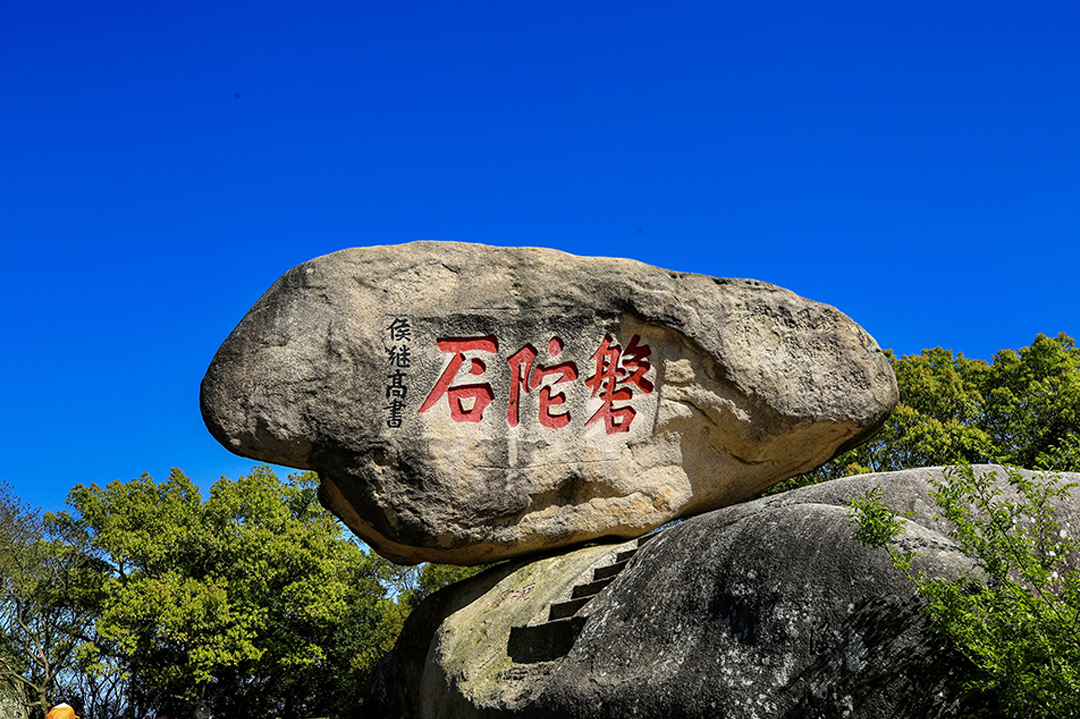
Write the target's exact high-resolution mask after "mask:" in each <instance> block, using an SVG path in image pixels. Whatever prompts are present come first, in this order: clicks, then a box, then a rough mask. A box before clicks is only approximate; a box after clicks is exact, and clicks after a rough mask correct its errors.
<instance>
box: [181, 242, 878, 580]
mask: <svg viewBox="0 0 1080 719" xmlns="http://www.w3.org/2000/svg"><path fill="white" fill-rule="evenodd" d="M896 401H897V389H896V382H895V378H894V377H893V374H892V369H891V367H890V365H889V362H888V360H887V359H886V357H885V356H884V354H883V353H882V352H881V350H880V349H879V348H878V346H877V344H876V343H875V342H874V340H873V339H872V338H871V337H870V336H869V335H868V334H867V333H866V332H865V331H863V330H862V329H861V328H860V327H859V326H858V325H856V324H855V323H854V322H853V321H851V320H850V319H849V318H848V317H846V316H845V315H844V314H842V313H841V312H839V311H838V310H836V309H835V308H833V307H830V306H828V305H824V304H820V303H817V302H812V301H810V300H806V299H803V298H801V297H799V296H797V295H795V294H793V293H791V292H789V291H787V290H784V289H781V288H779V287H776V286H773V285H769V284H766V283H763V282H758V281H753V280H738V279H718V278H713V277H706V276H703V275H697V274H686V273H679V272H671V271H668V270H663V269H659V268H656V267H651V266H648V265H644V264H641V263H639V262H634V261H631V260H621V259H604V258H585V257H576V256H573V255H568V254H565V253H562V252H558V251H554V250H545V249H535V248H501V247H488V246H483V245H474V244H462V243H449V242H415V243H410V244H405V245H397V246H385V247H367V248H357V249H350V250H343V251H341V252H336V253H334V254H331V255H327V256H325V257H320V258H316V259H314V260H311V261H310V262H306V263H304V264H302V265H300V266H298V267H295V268H293V269H292V270H290V271H289V272H287V273H286V274H285V275H284V276H282V277H281V278H280V279H279V280H278V281H277V282H276V283H275V284H274V285H273V286H272V287H271V288H270V289H269V290H268V291H267V292H266V294H265V295H264V296H263V297H262V298H261V299H260V300H259V301H258V303H257V304H256V305H255V306H254V307H253V308H252V309H251V311H250V312H249V313H248V314H247V316H245V317H244V318H243V320H242V321H241V322H240V324H239V326H238V327H237V328H236V329H235V330H234V331H233V333H232V334H231V335H230V336H229V337H228V338H227V339H226V340H225V342H224V344H223V345H222V346H221V348H220V349H219V351H218V353H217V355H216V356H215V358H214V360H213V362H212V364H211V366H210V368H209V370H208V371H207V373H206V376H205V378H204V380H203V384H202V411H203V416H204V418H205V420H206V424H207V426H208V427H209V429H210V431H211V433H212V434H213V435H214V436H215V437H216V438H217V439H218V440H219V441H220V442H221V443H222V444H223V445H224V446H226V447H227V448H229V449H230V450H231V451H233V452H235V453H237V454H240V455H242V456H245V457H251V458H254V459H258V460H262V461H267V462H272V463H276V464H283V465H287V466H290V467H296V468H300V469H312V470H316V471H317V472H318V473H319V475H320V477H321V480H322V484H321V491H320V498H321V499H322V501H323V503H324V504H325V505H326V506H327V507H329V508H330V509H331V510H332V511H334V512H335V513H336V514H338V516H340V517H341V518H342V519H343V520H344V521H345V523H346V524H347V525H348V526H349V527H351V528H352V529H353V531H355V532H356V533H357V534H358V535H359V536H360V537H362V538H363V539H364V540H365V541H366V542H368V543H369V544H370V545H371V546H373V547H374V548H375V549H376V550H377V551H379V552H380V553H381V554H383V555H385V556H387V557H389V558H391V559H393V560H395V561H399V562H405V563H415V562H421V561H437V562H450V563H457V564H474V563H481V562H491V561H495V560H498V559H503V558H507V557H512V556H516V555H522V554H526V553H531V552H538V551H545V550H549V549H552V548H556V547H561V546H567V545H573V544H575V543H580V542H584V541H587V540H592V539H595V538H599V537H610V536H614V537H633V536H637V535H639V534H642V533H644V532H646V531H648V530H650V529H652V528H654V527H657V526H660V525H662V524H663V523H665V522H668V521H670V520H672V519H674V518H677V517H683V516H688V515H693V514H697V513H700V512H704V511H708V510H710V509H714V508H716V507H721V506H725V505H728V504H732V503H735V502H740V501H743V500H746V499H748V498H751V497H753V496H755V495H756V494H758V493H759V492H761V491H762V490H763V489H765V488H766V487H768V486H770V485H771V484H773V483H775V482H778V481H780V480H782V479H784V478H786V477H789V476H792V475H794V474H797V473H800V472H804V471H807V470H809V469H812V468H813V467H816V466H818V465H819V464H821V463H823V462H825V461H827V460H828V459H829V458H831V457H832V456H834V455H835V454H836V453H837V452H839V451H841V450H842V449H844V448H846V447H849V446H852V445H853V444H856V443H858V442H859V441H861V440H862V439H864V438H866V437H867V436H869V435H870V434H872V433H873V432H874V431H876V429H877V428H878V427H879V426H880V425H881V424H882V423H883V422H884V420H885V418H886V417H887V415H888V414H889V412H890V411H891V410H892V408H893V406H894V405H895V403H896Z"/></svg>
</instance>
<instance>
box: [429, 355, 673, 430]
mask: <svg viewBox="0 0 1080 719" xmlns="http://www.w3.org/2000/svg"><path fill="white" fill-rule="evenodd" d="M639 342H640V337H639V336H638V335H634V336H633V338H632V339H631V340H630V343H629V344H628V345H627V347H626V349H625V350H623V349H622V347H621V346H620V345H619V344H618V343H616V342H615V340H614V339H613V338H612V337H611V335H606V336H605V337H604V339H603V341H602V342H601V343H600V346H599V348H597V350H596V352H595V353H593V356H592V359H593V360H594V361H595V362H596V373H595V374H594V375H593V376H592V377H590V378H588V379H587V380H585V385H586V386H587V387H588V388H589V389H591V390H592V394H591V396H590V399H592V398H596V397H599V399H600V401H601V403H602V404H601V405H600V408H599V409H597V410H596V412H595V413H594V414H593V415H592V417H591V418H590V419H589V420H588V421H587V422H585V425H584V426H588V425H590V424H592V423H593V422H598V421H601V420H602V421H603V423H604V428H605V430H606V432H607V433H608V434H615V433H617V432H628V431H629V430H630V426H631V423H632V422H633V421H634V417H635V416H636V414H637V412H636V410H634V408H633V407H631V406H630V405H629V402H630V401H631V400H632V399H633V395H634V387H636V388H637V389H638V390H640V391H641V392H642V393H644V394H650V393H651V392H652V390H653V384H652V382H650V381H649V380H648V379H647V378H646V376H645V375H646V374H647V373H648V372H649V369H650V368H651V365H650V363H649V360H648V357H649V355H650V354H651V350H650V349H649V346H648V345H643V344H639ZM436 344H437V345H438V347H439V349H440V350H442V351H443V352H446V353H449V354H451V355H452V357H451V359H450V362H449V364H448V365H447V366H446V369H445V370H443V373H442V375H441V376H440V377H439V379H438V380H437V381H436V382H435V386H434V387H433V388H432V390H431V392H430V393H429V394H428V396H427V399H425V400H424V403H423V405H421V407H420V410H419V412H420V414H423V413H424V412H427V411H428V410H430V409H431V408H432V407H434V406H435V405H436V404H438V403H439V401H440V400H441V399H442V398H443V396H446V398H447V401H448V403H449V405H450V419H452V420H453V421H455V422H480V421H481V420H483V415H484V410H485V409H486V408H487V407H488V405H490V404H491V402H492V401H493V400H494V396H495V395H494V392H493V391H492V388H491V384H490V383H489V382H474V383H467V384H455V380H456V379H457V375H458V372H459V371H460V370H461V368H462V366H463V365H464V364H465V360H466V359H468V360H469V362H470V365H469V369H468V372H469V373H470V374H472V375H475V376H477V377H480V376H481V375H483V374H484V372H485V371H486V370H487V365H486V364H485V363H484V361H483V360H482V359H480V358H479V357H476V356H475V354H476V353H479V352H484V353H491V354H494V353H496V352H498V349H499V343H498V340H497V339H496V338H495V337H494V336H493V335H487V336H484V337H455V338H443V339H438V340H436ZM564 346H565V343H564V342H563V340H562V338H560V337H552V338H551V340H550V341H549V342H548V345H547V354H548V357H549V358H550V359H551V360H556V359H558V358H559V356H560V355H561V354H562V352H563V349H564ZM466 353H468V354H469V356H468V357H467V356H466ZM538 358H539V353H538V352H537V350H536V348H535V347H534V346H533V345H532V344H528V343H527V344H525V345H524V346H523V347H522V348H521V349H519V350H518V351H517V352H514V353H513V354H512V355H510V357H508V358H507V360H506V362H507V365H508V367H509V370H510V396H509V399H508V402H507V407H506V421H507V424H509V425H510V426H511V427H517V426H518V425H519V424H520V421H521V417H520V415H521V404H522V397H523V395H527V394H536V396H537V401H538V405H539V411H538V420H539V422H540V425H541V426H543V427H546V428H549V429H561V428H563V427H566V426H567V425H569V424H570V422H571V420H572V418H573V412H572V411H571V409H570V408H569V406H568V403H567V395H566V393H565V391H564V388H558V386H559V385H565V384H568V383H572V382H574V381H576V380H577V379H578V368H577V364H576V363H575V362H573V361H572V360H570V361H563V362H558V363H555V364H547V365H545V364H540V362H538V361H537V360H538ZM574 412H576V410H574Z"/></svg>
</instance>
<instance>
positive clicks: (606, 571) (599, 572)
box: [593, 559, 630, 582]
mask: <svg viewBox="0 0 1080 719" xmlns="http://www.w3.org/2000/svg"><path fill="white" fill-rule="evenodd" d="M629 561H630V560H629V559H627V560H626V561H625V562H616V563H615V564H609V565H607V566H606V567H597V568H596V569H594V570H593V581H594V582H595V581H597V580H599V579H607V578H608V577H614V576H615V575H616V574H618V573H619V572H621V571H622V570H623V569H625V568H626V564H627V562H629Z"/></svg>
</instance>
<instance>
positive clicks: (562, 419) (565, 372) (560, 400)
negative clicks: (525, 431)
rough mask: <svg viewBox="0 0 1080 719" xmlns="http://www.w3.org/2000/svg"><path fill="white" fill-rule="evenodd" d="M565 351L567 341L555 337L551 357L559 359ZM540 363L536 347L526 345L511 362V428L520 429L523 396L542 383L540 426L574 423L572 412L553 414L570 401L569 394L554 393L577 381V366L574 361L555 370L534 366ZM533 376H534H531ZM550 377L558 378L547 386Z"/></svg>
mask: <svg viewBox="0 0 1080 719" xmlns="http://www.w3.org/2000/svg"><path fill="white" fill-rule="evenodd" d="M562 351H563V341H562V339H560V338H559V337H552V338H551V341H550V342H548V354H549V355H550V356H551V358H552V359H554V358H556V357H558V356H559V355H560V354H561V353H562ZM535 360H536V348H535V347H533V346H532V345H531V344H526V345H525V346H524V347H522V348H521V349H519V350H518V351H517V352H515V353H514V354H513V355H511V357H510V359H508V360H506V361H507V362H508V363H509V364H510V371H511V373H512V377H511V379H510V404H509V405H508V406H507V408H506V421H507V422H509V424H510V426H511V427H517V426H518V403H519V401H520V399H521V393H522V392H523V391H524V392H534V391H536V388H537V387H540V386H541V385H542V384H543V385H544V387H542V388H541V389H540V424H542V425H544V426H545V427H551V428H552V429H559V428H560V427H565V426H566V425H568V424H570V412H569V410H567V411H565V412H558V413H556V412H552V411H551V410H552V407H553V406H554V407H557V406H559V405H561V404H564V403H565V402H566V395H565V394H563V393H562V392H555V393H552V391H551V389H552V387H553V386H554V385H557V384H563V383H564V382H573V381H574V380H576V379H577V376H578V373H577V365H576V364H574V363H573V362H562V363H560V364H557V365H552V366H551V367H545V366H544V365H541V364H538V365H536V367H535V368H534V367H533V362H534V361H535ZM530 373H531V374H530ZM548 377H558V379H556V380H555V381H554V382H551V383H550V384H545V380H546V379H547V378H548Z"/></svg>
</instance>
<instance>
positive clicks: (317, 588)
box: [50, 468, 403, 719]
mask: <svg viewBox="0 0 1080 719" xmlns="http://www.w3.org/2000/svg"><path fill="white" fill-rule="evenodd" d="M315 481H316V480H315V478H314V477H313V475H311V474H301V475H293V476H291V477H290V478H289V479H288V481H286V482H281V481H279V480H278V479H277V478H276V477H275V476H274V474H273V472H272V471H270V469H269V468H256V469H255V470H253V471H252V473H251V474H249V475H247V476H245V477H241V478H239V479H238V480H235V481H233V480H229V479H226V478H222V479H221V480H220V481H219V482H217V483H216V484H215V485H214V486H213V487H212V488H211V490H210V493H209V497H208V498H207V499H206V501H203V500H202V497H201V495H200V494H199V492H198V490H197V489H196V487H195V486H194V485H193V483H192V482H191V481H190V480H189V479H188V478H187V477H186V476H184V474H183V473H182V472H180V471H179V470H173V472H172V473H171V474H170V476H169V478H168V479H167V480H166V481H164V482H160V483H158V482H155V481H154V480H153V479H152V478H151V477H149V476H148V475H143V476H142V477H140V478H139V479H135V480H131V481H129V482H113V483H111V484H109V485H108V486H107V487H99V486H97V485H93V484H91V485H89V486H84V485H79V486H76V487H75V488H74V489H73V490H72V491H71V494H70V496H69V499H68V502H69V504H70V505H71V506H72V508H73V509H74V514H69V513H68V512H64V513H62V514H60V515H57V516H54V517H50V519H51V521H52V522H53V523H54V524H55V525H56V526H58V527H61V528H63V529H64V530H65V531H67V532H69V533H71V534H73V535H82V536H83V537H84V538H85V541H86V542H87V545H88V547H89V549H90V551H91V552H92V553H93V555H94V556H95V557H96V558H98V559H99V560H100V561H101V562H102V563H103V564H104V565H105V566H106V567H107V568H108V569H107V571H106V572H104V573H103V574H102V576H103V580H102V582H101V586H100V588H99V591H98V592H96V594H94V595H93V596H92V597H90V598H89V601H90V603H91V605H92V606H91V607H90V608H91V609H92V610H93V611H94V612H95V613H96V615H97V618H98V619H97V631H98V641H97V642H96V643H94V644H92V645H91V644H88V645H85V646H84V648H83V650H84V652H85V653H87V654H94V653H96V654H97V655H98V656H99V657H109V658H112V659H119V660H120V663H119V666H120V667H122V668H123V669H124V670H125V671H126V672H128V673H129V674H130V676H131V682H130V696H129V697H128V702H127V703H128V706H129V710H131V711H134V712H136V713H143V712H145V711H147V710H149V709H152V708H155V709H156V708H160V707H166V708H170V709H171V710H172V711H174V712H176V711H186V709H187V704H189V703H190V702H191V701H193V700H195V699H209V700H211V701H213V702H214V703H215V704H216V705H217V707H218V709H219V711H220V712H221V713H222V714H223V715H227V716H248V717H253V718H257V717H263V716H265V717H278V716H280V717H284V718H285V719H298V718H301V717H307V716H313V715H324V716H325V715H332V716H349V715H350V712H352V711H355V708H356V707H357V706H358V705H359V702H360V697H359V692H361V691H362V688H363V686H364V681H365V679H366V676H367V674H368V672H369V671H370V669H371V668H372V666H373V665H374V663H375V662H376V661H377V660H378V658H380V657H381V656H382V654H384V653H385V652H386V651H387V650H388V649H389V648H390V646H391V644H392V642H393V640H394V639H395V638H396V632H397V631H398V630H400V625H401V622H402V621H403V616H402V612H401V611H400V608H398V607H397V604H396V602H394V601H393V600H392V599H390V598H388V597H387V596H386V590H385V587H384V582H385V581H386V579H387V577H388V576H389V574H390V573H391V572H392V571H393V569H392V567H391V566H390V565H389V564H388V563H387V562H385V560H382V559H381V558H379V557H377V556H375V555H373V554H370V553H367V552H364V551H363V550H362V549H361V548H360V547H358V546H357V544H356V543H355V542H354V541H352V540H351V539H350V538H349V537H347V536H345V535H344V534H343V532H342V529H341V526H340V525H339V524H338V523H336V522H335V521H334V520H333V518H332V517H331V516H330V515H329V514H328V513H327V512H326V511H325V510H323V508H322V507H321V506H320V505H319V504H318V502H317V501H316V499H315ZM101 666H103V667H104V666H107V664H104V663H103V664H101ZM113 666H114V667H115V666H117V665H115V664H114V665H113Z"/></svg>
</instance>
